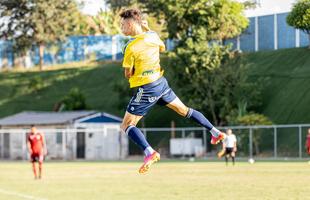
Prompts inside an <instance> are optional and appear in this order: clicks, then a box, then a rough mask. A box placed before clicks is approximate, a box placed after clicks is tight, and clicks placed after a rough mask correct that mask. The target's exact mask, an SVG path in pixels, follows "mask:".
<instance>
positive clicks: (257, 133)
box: [237, 113, 272, 155]
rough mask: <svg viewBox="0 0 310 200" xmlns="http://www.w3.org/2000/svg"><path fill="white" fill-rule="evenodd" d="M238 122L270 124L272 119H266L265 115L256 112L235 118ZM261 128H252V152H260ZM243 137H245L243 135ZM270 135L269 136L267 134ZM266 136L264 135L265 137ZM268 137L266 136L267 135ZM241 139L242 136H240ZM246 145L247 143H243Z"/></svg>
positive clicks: (243, 123) (248, 124)
mask: <svg viewBox="0 0 310 200" xmlns="http://www.w3.org/2000/svg"><path fill="white" fill-rule="evenodd" d="M237 122H238V124H241V125H245V126H250V125H272V121H271V120H270V119H268V117H266V116H265V115H262V114H257V113H248V114H246V115H243V116H240V117H238V118H237ZM262 133H263V132H262V129H254V130H253V135H252V141H253V146H254V154H256V155H258V154H259V153H260V145H261V143H262V141H264V140H263V138H264V135H263V134H262ZM267 136H269V135H267ZM243 137H245V136H244V135H243ZM269 137H270V136H269ZM265 138H266V137H265ZM267 138H268V137H267ZM240 139H241V140H242V139H244V138H242V137H241V138H240ZM245 145H247V144H245Z"/></svg>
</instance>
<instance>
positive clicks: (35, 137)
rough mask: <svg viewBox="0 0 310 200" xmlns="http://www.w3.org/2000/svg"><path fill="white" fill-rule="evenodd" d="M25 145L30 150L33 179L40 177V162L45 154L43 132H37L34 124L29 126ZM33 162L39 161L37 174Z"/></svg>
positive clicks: (41, 162)
mask: <svg viewBox="0 0 310 200" xmlns="http://www.w3.org/2000/svg"><path fill="white" fill-rule="evenodd" d="M27 145H28V150H29V152H30V161H31V163H32V169H33V173H34V177H35V179H37V178H39V179H41V177H42V164H43V160H44V156H45V155H46V154H47V150H46V145H45V138H44V134H43V133H41V132H39V131H38V130H37V128H36V127H35V126H31V131H30V133H28V135H27ZM35 162H38V163H39V176H37V170H36V166H35Z"/></svg>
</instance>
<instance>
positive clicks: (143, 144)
mask: <svg viewBox="0 0 310 200" xmlns="http://www.w3.org/2000/svg"><path fill="white" fill-rule="evenodd" d="M126 133H127V135H128V137H129V138H130V139H131V140H132V141H134V142H135V143H136V144H137V145H138V146H139V147H140V148H141V149H142V150H143V151H144V153H145V154H146V155H148V154H149V153H150V152H152V151H150V148H151V147H150V145H149V143H148V142H147V141H146V139H145V137H144V135H143V133H142V132H141V131H140V130H139V129H138V128H137V127H135V126H128V127H127V129H126Z"/></svg>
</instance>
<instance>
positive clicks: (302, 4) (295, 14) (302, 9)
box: [286, 0, 310, 49]
mask: <svg viewBox="0 0 310 200" xmlns="http://www.w3.org/2000/svg"><path fill="white" fill-rule="evenodd" d="M286 22H287V23H288V24H289V25H290V26H293V27H295V28H297V29H300V30H302V31H304V32H305V33H306V34H308V37H309V49H310V0H299V1H298V2H297V3H296V4H294V7H293V9H292V11H291V12H290V13H289V14H288V16H287V18H286Z"/></svg>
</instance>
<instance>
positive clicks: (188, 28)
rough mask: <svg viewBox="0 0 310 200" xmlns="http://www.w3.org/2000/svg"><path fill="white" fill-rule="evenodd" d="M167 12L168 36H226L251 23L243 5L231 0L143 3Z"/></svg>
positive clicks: (147, 6)
mask: <svg viewBox="0 0 310 200" xmlns="http://www.w3.org/2000/svg"><path fill="white" fill-rule="evenodd" d="M143 5H144V6H145V7H146V9H147V10H148V11H151V12H154V13H156V16H162V15H163V16H164V17H165V20H166V23H167V29H168V32H169V38H174V39H178V40H184V39H185V38H187V37H192V38H194V39H198V38H199V39H204V40H208V41H210V40H220V41H221V40H224V39H227V38H232V37H235V36H237V35H239V34H240V33H241V32H242V31H243V30H244V29H245V28H246V27H247V25H248V19H247V18H246V17H245V16H244V15H243V13H242V11H243V9H244V5H243V4H242V3H238V2H236V1H231V0H199V1H197V0H180V1H174V0H150V1H147V2H146V3H144V4H143Z"/></svg>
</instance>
